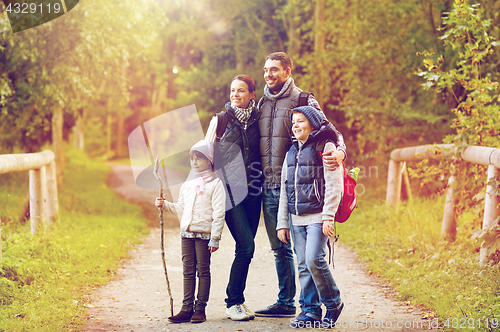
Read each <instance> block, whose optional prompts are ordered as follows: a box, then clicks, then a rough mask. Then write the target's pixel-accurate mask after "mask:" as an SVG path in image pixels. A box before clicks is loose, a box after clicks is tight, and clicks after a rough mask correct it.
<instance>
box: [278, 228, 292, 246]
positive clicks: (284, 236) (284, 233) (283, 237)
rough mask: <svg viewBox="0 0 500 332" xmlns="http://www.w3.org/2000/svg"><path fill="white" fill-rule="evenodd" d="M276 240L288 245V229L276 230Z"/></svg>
mask: <svg viewBox="0 0 500 332" xmlns="http://www.w3.org/2000/svg"><path fill="white" fill-rule="evenodd" d="M278 239H280V241H281V242H284V243H288V239H290V231H289V230H288V228H282V229H278Z"/></svg>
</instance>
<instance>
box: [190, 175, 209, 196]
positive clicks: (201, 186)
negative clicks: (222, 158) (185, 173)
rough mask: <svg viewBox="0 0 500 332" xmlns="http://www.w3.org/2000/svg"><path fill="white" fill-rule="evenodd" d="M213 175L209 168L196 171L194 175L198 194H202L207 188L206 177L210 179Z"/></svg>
mask: <svg viewBox="0 0 500 332" xmlns="http://www.w3.org/2000/svg"><path fill="white" fill-rule="evenodd" d="M211 176H212V172H210V171H209V170H208V169H206V170H204V171H202V172H199V173H196V174H195V176H194V181H195V183H194V188H195V189H196V194H197V195H200V194H203V191H204V190H205V183H204V182H205V181H204V180H205V179H208V178H210V177H211Z"/></svg>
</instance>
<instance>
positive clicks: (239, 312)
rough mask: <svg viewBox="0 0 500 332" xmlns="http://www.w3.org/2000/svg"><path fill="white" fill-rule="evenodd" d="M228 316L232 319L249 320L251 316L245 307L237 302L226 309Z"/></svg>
mask: <svg viewBox="0 0 500 332" xmlns="http://www.w3.org/2000/svg"><path fill="white" fill-rule="evenodd" d="M226 317H227V318H230V319H232V320H249V319H250V316H249V315H248V314H247V312H246V310H245V308H244V307H243V306H242V305H241V304H235V305H233V306H232V307H230V308H227V309H226Z"/></svg>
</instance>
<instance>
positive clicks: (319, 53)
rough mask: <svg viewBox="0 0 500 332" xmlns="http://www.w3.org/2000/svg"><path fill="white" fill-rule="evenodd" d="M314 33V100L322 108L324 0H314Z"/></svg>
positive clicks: (323, 99)
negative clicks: (315, 79)
mask: <svg viewBox="0 0 500 332" xmlns="http://www.w3.org/2000/svg"><path fill="white" fill-rule="evenodd" d="M315 14H316V15H315V16H316V22H315V26H316V31H315V35H314V53H315V54H316V78H317V81H316V84H315V85H316V92H315V95H316V99H317V100H318V102H319V104H320V105H321V106H322V105H323V103H324V101H325V98H324V81H323V75H324V64H323V53H324V51H325V32H324V24H325V0H316V13H315Z"/></svg>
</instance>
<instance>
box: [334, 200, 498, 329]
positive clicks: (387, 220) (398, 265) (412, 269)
mask: <svg viewBox="0 0 500 332" xmlns="http://www.w3.org/2000/svg"><path fill="white" fill-rule="evenodd" d="M443 210H444V197H434V198H432V199H416V200H415V201H414V203H413V204H407V205H403V206H401V207H400V208H399V210H398V211H397V212H393V211H389V210H388V209H387V208H386V207H385V206H384V205H383V204H381V205H377V206H363V207H362V208H360V209H358V210H356V211H355V212H354V213H353V215H352V217H351V218H350V219H349V220H348V221H347V222H346V223H345V224H342V225H339V226H338V232H339V234H340V240H341V241H342V242H344V243H347V244H349V245H351V246H352V247H354V248H355V250H356V252H357V253H358V254H359V256H360V259H361V260H362V261H363V262H364V263H366V264H367V265H368V269H369V271H371V272H372V273H373V274H375V275H378V276H380V277H381V279H382V280H386V281H387V282H389V283H390V284H391V286H392V287H393V288H395V289H396V290H397V292H398V296H399V299H400V300H402V301H408V303H409V304H411V305H423V306H425V307H427V308H429V309H431V310H433V311H434V314H435V315H436V317H437V318H438V319H439V322H440V323H445V322H446V320H447V319H448V318H449V319H450V321H449V322H448V323H449V326H448V327H449V328H452V327H453V321H451V319H453V318H457V319H458V322H459V323H463V322H464V321H465V322H466V323H465V327H466V329H467V328H468V327H470V326H474V327H475V330H477V331H479V330H484V331H488V330H489V329H487V328H485V320H486V319H488V321H489V322H490V324H491V322H492V320H493V319H498V318H500V301H498V297H499V296H500V278H499V277H498V276H499V275H500V265H498V264H497V265H493V266H488V267H485V268H481V267H479V244H478V243H477V242H474V241H472V240H470V239H469V237H470V233H471V230H472V227H471V226H470V222H468V220H470V219H471V218H468V216H467V215H464V216H463V217H462V218H461V219H460V220H458V221H457V223H458V227H457V229H458V233H457V240H456V241H455V242H454V243H448V242H445V241H442V240H441V237H440V233H441V222H442V216H443ZM469 217H470V216H469ZM431 317H432V315H431ZM471 319H474V322H475V324H474V325H468V324H469V323H471V322H472V320H471ZM460 320H461V321H460ZM479 320H481V329H479V328H478V327H479V324H478V322H479ZM496 322H497V326H498V325H500V324H498V322H499V321H498V320H496ZM458 325H460V324H458ZM490 327H491V325H490Z"/></svg>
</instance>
